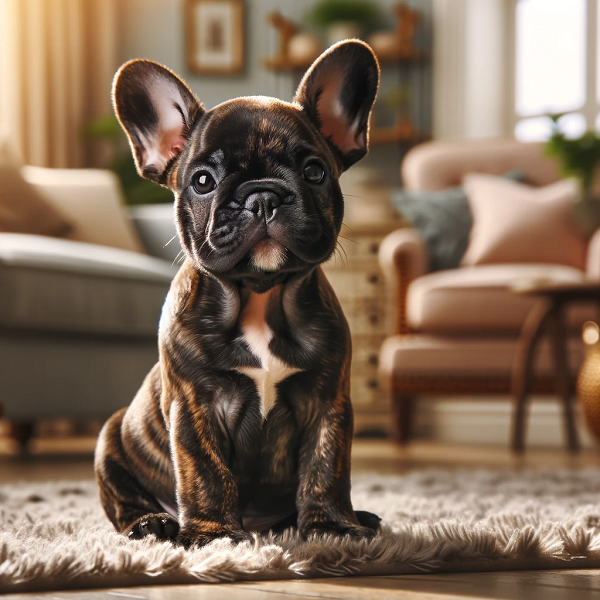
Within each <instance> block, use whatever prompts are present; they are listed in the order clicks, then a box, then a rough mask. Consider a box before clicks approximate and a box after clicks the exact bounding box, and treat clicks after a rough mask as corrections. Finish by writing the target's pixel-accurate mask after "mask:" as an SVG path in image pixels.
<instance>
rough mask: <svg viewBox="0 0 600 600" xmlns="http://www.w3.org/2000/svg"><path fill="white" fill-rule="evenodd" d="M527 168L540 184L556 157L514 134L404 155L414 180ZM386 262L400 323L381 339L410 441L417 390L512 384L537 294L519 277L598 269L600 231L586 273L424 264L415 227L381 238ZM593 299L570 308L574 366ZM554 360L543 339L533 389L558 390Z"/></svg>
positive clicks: (565, 278) (493, 389)
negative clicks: (514, 288)
mask: <svg viewBox="0 0 600 600" xmlns="http://www.w3.org/2000/svg"><path fill="white" fill-rule="evenodd" d="M515 168H518V169H521V170H523V171H524V173H525V175H526V178H527V181H528V182H529V183H531V184H533V185H546V184H550V183H552V182H554V181H556V180H557V178H558V174H557V169H556V164H555V162H554V161H552V160H550V159H548V158H545V157H544V156H543V155H542V153H541V148H540V145H539V144H523V143H519V142H516V141H513V140H493V141H468V142H430V143H427V144H422V145H421V146H418V147H416V148H415V149H413V150H412V151H411V152H410V153H409V154H408V155H407V156H406V158H405V160H404V163H403V166H402V176H403V180H404V184H405V187H406V188H408V189H411V190H439V189H444V188H447V187H451V186H457V185H460V183H461V181H462V178H463V176H464V175H465V174H467V173H472V172H479V173H488V174H495V175H500V174H502V173H505V172H507V171H509V170H511V169H515ZM379 256H380V263H381V267H382V269H383V271H384V273H385V274H386V276H387V277H388V278H389V279H390V280H391V281H392V282H393V284H394V286H395V290H396V303H395V306H396V331H395V335H393V336H391V337H389V338H387V339H386V341H385V342H384V344H383V346H382V349H381V355H380V373H381V378H382V381H383V382H384V384H387V386H388V388H389V392H390V394H391V398H392V402H393V406H394V409H395V414H396V418H397V434H398V440H399V441H400V442H401V443H406V442H408V441H409V439H410V437H411V433H412V421H413V410H414V403H415V399H416V398H417V397H418V396H424V395H432V396H442V397H444V396H457V395H461V396H465V395H471V396H479V397H482V398H485V397H489V396H491V395H502V394H507V393H509V392H510V389H511V371H512V368H513V363H514V361H515V356H516V353H517V350H518V345H519V334H520V331H521V327H522V325H523V322H524V320H525V318H526V316H527V314H528V313H529V311H530V310H531V308H532V306H533V304H534V302H536V300H535V299H534V298H532V297H529V296H523V295H516V294H514V293H512V292H511V291H510V287H511V285H512V284H513V282H514V281H515V280H517V279H527V278H532V277H544V278H547V279H549V280H552V281H556V282H565V283H571V282H576V281H581V280H583V279H585V278H586V277H592V278H595V279H598V278H600V233H596V235H595V236H594V237H593V238H592V240H591V242H590V244H589V246H588V268H587V273H586V272H583V271H580V270H578V269H575V268H573V267H569V266H565V265H559V264H557V265H554V264H544V265H541V264H510V265H482V266H471V267H465V268H457V269H449V270H445V271H438V272H435V273H428V272H427V264H428V257H427V249H426V247H425V245H424V243H423V241H422V240H421V238H420V237H419V234H418V233H417V232H416V231H414V230H412V229H401V230H398V231H395V232H393V233H392V234H390V235H389V236H388V237H387V238H386V239H385V240H384V241H383V243H382V245H381V249H380V255H379ZM594 310H595V308H594V309H592V307H590V306H576V307H573V309H572V310H571V311H570V313H569V314H568V323H569V325H570V327H571V331H572V333H573V336H572V339H570V340H569V347H568V352H569V362H570V368H571V369H572V371H573V372H576V369H577V368H578V365H579V363H580V361H581V357H582V348H581V345H580V343H579V336H578V333H579V331H580V326H581V324H582V323H583V322H584V321H585V320H589V319H590V318H594V316H595V312H594ZM551 375H552V361H551V356H550V352H549V348H548V346H547V345H545V344H542V346H541V348H540V352H539V353H538V359H537V362H536V379H535V381H534V385H533V390H534V391H535V392H536V393H548V392H551V391H552V388H553V386H552V379H551Z"/></svg>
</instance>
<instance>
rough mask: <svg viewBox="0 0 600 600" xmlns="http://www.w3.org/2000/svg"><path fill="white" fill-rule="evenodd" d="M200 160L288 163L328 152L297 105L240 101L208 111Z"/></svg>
mask: <svg viewBox="0 0 600 600" xmlns="http://www.w3.org/2000/svg"><path fill="white" fill-rule="evenodd" d="M194 138H195V139H194V144H193V148H192V152H193V154H194V155H196V156H197V157H198V158H201V159H207V158H209V157H218V158H219V159H221V160H225V161H230V160H234V161H238V162H243V161H246V160H248V159H249V158H251V157H252V158H255V159H259V160H261V159H262V160H269V159H271V160H272V159H276V160H281V161H285V159H286V158H288V159H290V158H292V157H296V156H297V155H299V154H303V153H306V154H310V153H311V152H312V153H314V152H319V153H321V152H323V151H325V148H326V144H324V142H323V138H322V137H321V136H320V134H319V133H318V132H317V130H316V128H315V127H314V126H312V125H311V124H310V122H309V121H308V119H307V118H306V117H305V115H304V114H303V111H302V109H301V108H300V107H299V106H297V105H295V104H290V103H287V102H283V101H281V100H277V99H275V98H267V97H262V96H255V97H249V98H236V99H235V100H230V101H228V102H225V103H223V104H220V105H218V106H216V107H215V108H213V109H212V110H210V111H208V112H207V113H206V115H205V117H204V118H203V119H202V123H200V127H199V130H198V132H197V134H196V135H195V136H194Z"/></svg>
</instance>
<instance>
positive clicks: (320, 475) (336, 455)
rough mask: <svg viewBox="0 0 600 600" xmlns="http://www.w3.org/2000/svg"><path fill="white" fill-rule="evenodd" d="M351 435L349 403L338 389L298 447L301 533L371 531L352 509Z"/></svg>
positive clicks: (359, 536) (364, 533)
mask: <svg viewBox="0 0 600 600" xmlns="http://www.w3.org/2000/svg"><path fill="white" fill-rule="evenodd" d="M352 435H353V415H352V405H351V403H350V398H349V396H348V394H347V393H343V392H342V391H340V393H339V394H338V396H337V397H336V398H335V400H334V401H331V402H329V403H327V404H325V405H324V411H323V412H322V414H321V416H320V418H318V419H317V421H316V422H315V423H314V424H313V425H312V426H311V427H309V429H308V431H306V433H305V436H304V440H303V443H302V446H301V449H300V464H299V467H300V469H299V475H300V482H299V486H298V494H297V497H296V504H297V507H298V528H299V529H300V532H301V533H302V534H303V535H305V536H308V535H311V534H323V533H337V534H341V535H350V536H352V537H354V538H357V539H365V538H366V539H368V538H371V537H373V535H374V533H375V532H374V530H373V529H369V528H368V527H363V526H362V525H360V524H359V522H358V520H357V518H356V515H355V514H354V510H353V509H352V502H351V500H350V451H351V447H352Z"/></svg>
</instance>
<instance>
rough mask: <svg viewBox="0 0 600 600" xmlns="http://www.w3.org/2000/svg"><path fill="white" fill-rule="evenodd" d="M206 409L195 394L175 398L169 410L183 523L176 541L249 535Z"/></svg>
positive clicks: (197, 542) (186, 543) (199, 542)
mask: <svg viewBox="0 0 600 600" xmlns="http://www.w3.org/2000/svg"><path fill="white" fill-rule="evenodd" d="M207 412H208V411H207V409H206V407H204V406H202V405H200V404H198V403H197V402H195V399H194V398H193V397H188V398H183V399H180V400H176V401H174V402H173V403H172V404H171V406H170V410H169V413H170V414H169V423H170V442H171V455H172V459H173V466H174V471H175V479H176V485H177V506H178V512H179V523H180V531H179V535H178V537H177V540H176V541H177V542H178V543H180V544H181V545H183V546H185V547H189V546H194V545H198V546H202V545H204V544H208V543H210V542H211V541H213V540H214V539H216V538H219V537H230V538H232V539H233V540H234V541H243V540H247V539H251V536H250V535H249V534H248V533H246V532H245V531H243V529H242V520H241V517H240V512H239V506H238V490H237V486H236V484H235V481H234V479H233V476H232V474H231V471H230V470H229V468H228V467H227V465H226V464H225V462H224V459H223V455H222V452H221V451H220V448H219V443H218V439H217V436H216V435H215V430H214V427H213V425H212V424H211V420H210V417H209V415H208V414H207Z"/></svg>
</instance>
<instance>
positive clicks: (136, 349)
mask: <svg viewBox="0 0 600 600" xmlns="http://www.w3.org/2000/svg"><path fill="white" fill-rule="evenodd" d="M22 174H23V176H24V178H25V179H26V180H27V181H28V182H29V183H31V184H33V185H34V186H36V187H38V188H39V190H41V191H42V192H43V193H44V195H45V196H46V198H47V199H48V200H50V201H51V202H52V203H53V204H55V206H57V207H58V208H59V209H60V210H61V211H62V212H63V213H64V214H65V215H66V216H67V217H68V218H69V219H70V220H71V222H72V223H74V224H75V227H74V230H73V232H72V234H71V235H70V238H71V239H57V238H51V237H45V236H34V235H25V234H10V233H0V381H1V382H2V387H1V391H0V405H1V408H2V410H3V416H4V418H6V419H8V420H9V421H10V422H11V423H12V424H13V432H14V434H15V437H17V438H19V439H20V441H21V442H22V443H24V442H26V440H27V438H28V437H29V435H30V434H31V432H32V424H33V423H34V422H35V421H36V420H37V419H41V418H63V417H65V418H73V419H105V418H107V417H108V416H109V415H110V414H111V413H112V412H114V411H115V410H117V409H118V408H120V407H122V406H125V405H126V404H128V403H129V402H130V401H131V399H132V398H133V396H134V394H135V392H136V391H137V389H138V388H139V386H140V384H141V382H142V380H143V378H144V377H145V375H146V373H147V372H148V371H149V369H150V368H151V367H152V365H153V364H154V363H155V362H156V360H157V356H158V351H157V326H158V321H159V318H160V312H161V307H162V304H163V301H164V298H165V295H166V293H167V291H168V288H169V284H170V282H171V279H172V278H173V275H174V274H175V273H176V271H177V264H176V261H175V260H174V259H175V257H176V256H177V254H178V253H179V250H180V248H179V242H178V239H177V238H175V239H173V240H172V241H171V242H170V243H169V244H168V245H166V246H165V244H166V243H167V242H169V240H171V239H172V238H173V237H174V236H175V235H176V234H175V226H174V224H173V209H172V206H171V205H156V206H142V207H137V208H132V209H129V210H128V209H126V208H125V207H124V206H123V203H122V198H121V192H120V188H119V185H118V182H117V180H116V178H115V177H114V176H113V175H112V174H111V173H110V172H107V171H99V170H59V169H41V168H37V167H24V168H23V169H22Z"/></svg>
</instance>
